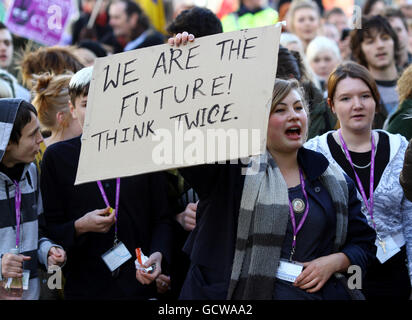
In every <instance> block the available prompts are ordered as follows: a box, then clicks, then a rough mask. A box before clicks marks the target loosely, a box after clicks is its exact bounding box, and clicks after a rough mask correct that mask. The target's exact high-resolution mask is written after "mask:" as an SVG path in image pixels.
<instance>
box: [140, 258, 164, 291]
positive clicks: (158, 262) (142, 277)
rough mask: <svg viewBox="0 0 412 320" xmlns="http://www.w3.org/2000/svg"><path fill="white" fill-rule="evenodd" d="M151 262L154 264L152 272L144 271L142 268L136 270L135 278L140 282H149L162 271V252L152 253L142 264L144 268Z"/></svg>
mask: <svg viewBox="0 0 412 320" xmlns="http://www.w3.org/2000/svg"><path fill="white" fill-rule="evenodd" d="M152 264H155V265H156V268H155V270H154V272H153V273H146V271H144V270H140V269H137V270H136V279H137V280H138V281H139V282H140V283H141V284H151V283H152V282H153V281H154V280H155V279H156V278H157V277H158V276H159V275H160V274H161V273H162V266H161V264H162V254H161V253H160V252H155V253H152V254H151V255H150V257H149V259H148V260H147V261H146V263H145V264H143V267H144V268H148V267H150V266H151V265H152Z"/></svg>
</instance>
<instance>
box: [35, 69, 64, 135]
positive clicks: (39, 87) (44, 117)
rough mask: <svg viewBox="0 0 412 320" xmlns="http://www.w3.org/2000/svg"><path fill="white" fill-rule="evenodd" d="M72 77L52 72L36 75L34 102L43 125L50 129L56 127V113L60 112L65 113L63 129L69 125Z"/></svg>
mask: <svg viewBox="0 0 412 320" xmlns="http://www.w3.org/2000/svg"><path fill="white" fill-rule="evenodd" d="M71 77H72V75H71V74H62V75H53V74H50V73H44V74H42V75H35V76H34V79H35V81H36V84H35V86H34V88H33V91H34V99H33V101H32V104H33V105H34V106H35V107H36V110H37V113H38V117H39V121H40V123H41V125H42V126H43V127H44V128H46V129H48V130H52V129H53V128H56V124H57V120H56V115H57V113H59V112H63V113H64V115H65V117H64V122H63V124H62V125H63V129H64V128H65V127H66V126H67V125H68V120H69V119H70V118H69V116H70V108H69V100H70V97H69V82H70V79H71Z"/></svg>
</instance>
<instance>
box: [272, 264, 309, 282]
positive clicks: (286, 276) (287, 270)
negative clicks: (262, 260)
mask: <svg viewBox="0 0 412 320" xmlns="http://www.w3.org/2000/svg"><path fill="white" fill-rule="evenodd" d="M302 269H303V264H301V263H298V262H295V261H288V260H285V259H280V261H279V266H278V270H277V272H276V278H278V279H281V280H285V281H289V282H295V280H296V278H297V277H298V276H299V275H300V274H301V272H302Z"/></svg>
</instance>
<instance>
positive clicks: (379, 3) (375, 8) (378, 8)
mask: <svg viewBox="0 0 412 320" xmlns="http://www.w3.org/2000/svg"><path fill="white" fill-rule="evenodd" d="M385 6H386V5H385V1H383V0H366V2H365V3H364V4H363V8H362V14H364V15H365V16H377V15H379V14H382V13H383V11H384V10H385Z"/></svg>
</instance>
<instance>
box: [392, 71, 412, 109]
mask: <svg viewBox="0 0 412 320" xmlns="http://www.w3.org/2000/svg"><path fill="white" fill-rule="evenodd" d="M411 84H412V65H409V67H407V68H406V69H405V71H404V72H403V73H402V75H401V77H400V78H399V80H398V82H397V85H396V90H397V91H398V94H399V106H400V105H401V104H402V102H404V101H405V99H412V86H411Z"/></svg>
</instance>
